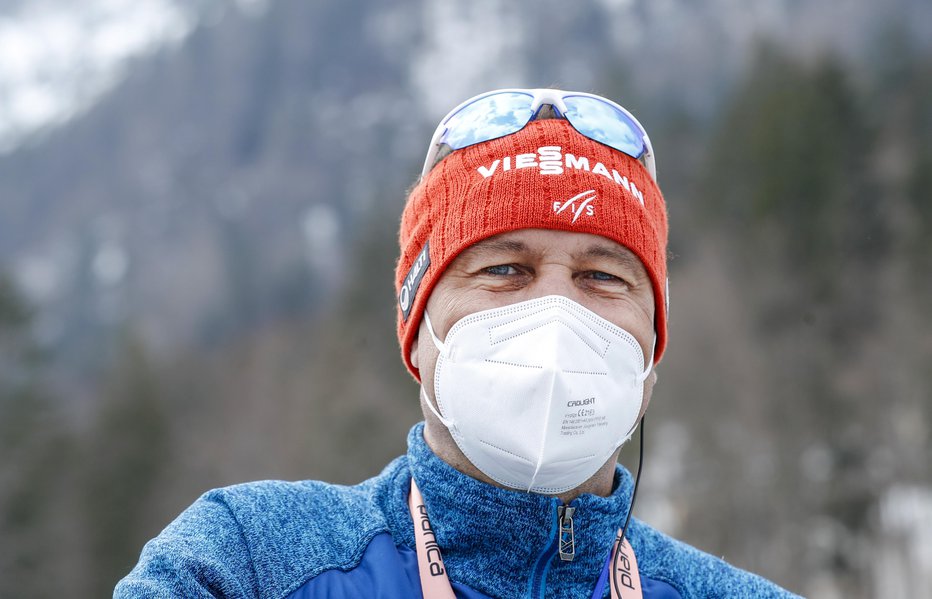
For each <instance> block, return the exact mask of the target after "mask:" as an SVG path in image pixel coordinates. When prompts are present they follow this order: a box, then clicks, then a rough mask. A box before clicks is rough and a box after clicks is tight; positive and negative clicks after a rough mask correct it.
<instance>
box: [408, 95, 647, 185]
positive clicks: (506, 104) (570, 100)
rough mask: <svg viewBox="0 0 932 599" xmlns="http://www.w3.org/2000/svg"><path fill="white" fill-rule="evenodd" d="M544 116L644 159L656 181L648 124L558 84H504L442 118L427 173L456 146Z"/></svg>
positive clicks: (493, 136)
mask: <svg viewBox="0 0 932 599" xmlns="http://www.w3.org/2000/svg"><path fill="white" fill-rule="evenodd" d="M539 118H562V119H566V120H567V121H569V123H570V125H572V126H573V128H574V129H576V131H578V132H579V133H581V134H582V135H584V136H586V137H588V138H589V139H592V140H594V141H597V142H599V143H602V144H605V145H607V146H609V147H612V148H614V149H616V150H618V151H619V152H623V153H625V154H627V155H628V156H631V157H632V158H634V159H636V160H637V161H639V162H640V163H641V164H643V165H644V167H645V168H646V169H647V172H648V173H650V176H651V178H652V179H653V180H654V181H656V180H657V165H656V162H655V161H654V150H653V148H652V147H651V145H650V138H649V137H648V136H647V132H646V131H645V130H644V127H642V126H641V124H640V123H639V122H638V121H637V119H635V118H634V116H633V115H632V114H631V113H630V112H628V111H627V110H625V109H624V108H622V107H621V106H619V105H618V104H616V103H614V102H612V101H611V100H609V99H607V98H603V97H601V96H596V95H594V94H587V93H582V92H568V91H563V90H559V89H499V90H495V91H490V92H486V93H484V94H479V95H478V96H475V97H472V98H470V99H468V100H466V101H465V102H463V103H462V104H460V105H459V106H457V107H456V108H454V109H453V110H451V111H450V113H449V114H447V116H445V117H444V118H443V120H442V121H440V124H439V125H438V126H437V130H436V131H434V135H433V137H432V138H431V140H430V147H429V148H428V150H427V157H426V158H425V160H424V169H423V170H422V171H421V176H422V177H424V176H426V175H427V173H429V172H430V171H431V169H433V168H434V166H436V165H437V163H438V162H440V161H441V160H442V159H443V158H444V157H445V156H446V155H447V154H449V153H450V152H453V151H455V150H462V149H463V148H466V147H469V146H471V145H475V144H478V143H482V142H485V141H490V140H493V139H497V138H499V137H504V136H506V135H511V134H512V133H517V132H518V131H520V130H522V129H524V127H525V126H526V125H527V124H528V123H530V122H531V121H533V120H535V119H539Z"/></svg>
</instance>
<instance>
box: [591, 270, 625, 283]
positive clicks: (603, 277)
mask: <svg viewBox="0 0 932 599" xmlns="http://www.w3.org/2000/svg"><path fill="white" fill-rule="evenodd" d="M592 278H593V279H598V280H599V281H620V280H621V279H619V278H618V277H616V276H615V275H610V274H608V273H607V272H601V271H598V270H596V271H594V272H593V273H592Z"/></svg>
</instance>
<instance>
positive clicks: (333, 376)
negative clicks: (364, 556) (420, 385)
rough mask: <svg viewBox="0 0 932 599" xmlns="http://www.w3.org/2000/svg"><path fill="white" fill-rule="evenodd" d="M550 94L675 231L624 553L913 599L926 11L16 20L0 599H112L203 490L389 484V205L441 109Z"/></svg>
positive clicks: (464, 11)
mask: <svg viewBox="0 0 932 599" xmlns="http://www.w3.org/2000/svg"><path fill="white" fill-rule="evenodd" d="M542 86H556V87H561V88H564V89H577V90H587V91H594V92H597V93H601V94H604V95H607V96H609V97H611V98H613V99H616V100H618V101H619V102H620V103H622V104H623V105H625V106H626V107H628V108H630V109H631V110H632V111H633V112H634V113H635V114H636V115H637V116H638V117H639V119H640V120H641V121H642V122H643V123H644V124H645V126H646V127H647V129H648V131H649V132H650V134H651V138H652V140H653V142H654V145H655V147H656V150H657V155H658V171H659V180H660V184H661V186H662V188H663V189H664V194H665V196H666V198H667V201H668V204H669V211H670V217H671V254H672V261H671V264H670V267H671V287H672V288H671V297H672V300H671V302H672V304H671V337H670V339H671V340H670V347H669V351H668V354H667V356H666V357H665V359H664V361H663V364H661V365H660V367H659V376H660V384H659V385H658V387H657V390H656V392H655V394H654V401H653V402H652V407H651V413H650V417H649V423H648V425H647V427H646V430H647V431H648V432H647V433H646V434H647V435H648V436H647V437H646V441H647V455H646V458H645V465H644V466H645V481H644V483H643V484H642V491H641V494H640V499H639V501H638V506H637V509H636V512H637V515H638V516H639V517H641V518H643V519H645V520H647V521H648V522H651V523H652V524H654V525H655V526H658V527H659V528H661V529H663V530H665V531H667V532H669V533H671V534H674V535H676V536H678V537H680V538H683V539H684V540H686V541H688V542H691V543H693V544H695V545H697V546H698V547H700V548H702V549H704V550H706V551H709V552H711V553H713V554H716V555H721V556H724V557H725V558H726V559H728V560H729V561H731V562H733V563H735V564H737V565H739V566H741V567H744V568H748V569H751V570H754V571H756V572H759V573H761V574H763V575H765V576H767V577H770V578H772V579H774V580H775V581H777V582H779V583H780V584H782V585H784V586H786V587H788V588H790V589H792V590H794V591H796V592H798V593H801V594H805V595H807V596H812V597H829V598H833V597H839V598H840V597H855V598H857V597H875V596H877V597H879V596H884V597H906V596H909V597H932V468H930V466H929V461H930V456H932V442H930V430H932V400H930V395H932V370H930V368H929V364H932V197H930V192H929V190H930V189H932V4H930V3H929V2H927V1H926V0H890V1H888V2H885V3H877V2H869V1H868V0H851V1H849V2H845V3H839V2H831V1H828V0H812V1H809V2H800V1H798V0H771V1H769V2H765V3H751V4H748V3H744V2H737V1H735V0H706V1H704V2H686V1H685V0H664V1H662V2H661V1H655V2H650V3H648V2H639V1H636V0H601V1H598V2H588V3H577V4H576V5H573V6H572V8H571V9H569V8H568V6H567V5H566V3H558V2H555V1H553V0H542V1H539V2H535V3H533V4H532V3H530V2H505V1H504V0H476V1H474V2H469V3H465V2H463V3H454V2H446V1H441V0H433V1H430V0H403V1H401V0H399V1H398V2H391V3H386V2H377V1H375V0H347V1H344V2H335V1H321V2H302V1H299V0H236V1H233V0H196V1H193V2H192V1H187V2H181V1H180V0H135V1H132V2H131V1H129V0H81V1H80V2H74V1H71V0H30V1H29V2H23V1H17V0H7V1H6V2H5V3H3V4H2V5H0V597H4V598H7V597H10V598H14V597H29V598H37V597H52V596H60V595H65V594H67V595H68V596H73V597H78V598H81V597H99V596H107V595H109V594H110V590H111V589H112V587H113V585H114V584H115V583H116V581H117V580H118V579H119V578H120V577H121V576H122V575H124V574H125V573H126V572H128V571H129V569H130V568H131V567H132V566H133V564H134V563H135V561H136V559H137V558H138V555H139V551H140V549H141V547H142V545H143V543H144V542H145V541H146V540H147V539H149V538H151V537H152V536H154V535H155V534H157V533H158V532H159V531H160V530H161V529H162V528H163V527H164V526H165V525H166V524H167V523H168V522H169V521H170V520H171V519H172V518H173V517H174V516H175V515H176V514H177V513H178V512H180V511H181V510H182V509H183V508H184V507H186V506H187V505H188V504H190V503H191V502H192V501H193V500H194V499H195V498H196V497H197V496H198V495H199V494H200V493H202V492H204V491H206V490H207V489H209V488H212V487H216V486H221V485H227V484H232V483H236V482H241V481H246V480H253V479H262V478H286V479H302V478H322V479H327V480H331V481H335V482H341V483H355V482H358V481H360V480H362V479H364V478H367V477H369V476H372V475H374V474H376V473H377V472H378V471H379V470H380V469H381V467H382V466H383V465H384V464H386V463H387V462H388V461H389V460H390V459H391V458H392V457H394V456H396V455H398V454H400V453H402V452H403V451H404V448H405V447H404V440H405V433H406V431H407V430H408V429H409V428H410V426H411V425H412V424H413V423H414V422H416V421H417V420H419V419H420V416H419V410H418V403H417V387H416V386H415V384H414V382H413V380H412V379H411V378H410V377H409V376H408V375H407V374H406V372H405V371H404V369H403V366H402V364H401V361H400V358H399V355H398V349H397V342H396V339H395V333H394V318H395V313H396V308H395V298H394V293H393V284H392V281H393V268H394V261H395V259H396V256H397V247H396V244H397V242H396V234H397V223H398V218H399V215H400V212H401V208H402V206H403V202H404V197H405V190H406V189H407V187H408V186H409V185H410V184H411V183H412V182H413V181H414V178H415V176H416V175H417V173H418V172H419V168H420V162H421V161H422V160H423V153H424V152H425V151H426V144H427V141H428V139H429V136H430V133H431V131H432V130H433V127H434V125H435V124H436V121H437V120H439V118H440V117H442V116H443V114H444V113H445V112H446V111H447V110H448V109H449V108H450V107H452V106H453V105H455V104H456V103H458V102H459V101H461V100H463V99H465V98H467V97H469V96H471V95H473V94H475V93H479V92H481V91H485V90H487V89H493V88H496V87H542ZM622 459H623V461H624V462H625V463H626V464H627V465H628V466H629V467H631V468H633V467H634V466H635V462H636V459H635V454H634V452H633V450H630V449H628V450H626V451H625V452H624V453H623V458H622Z"/></svg>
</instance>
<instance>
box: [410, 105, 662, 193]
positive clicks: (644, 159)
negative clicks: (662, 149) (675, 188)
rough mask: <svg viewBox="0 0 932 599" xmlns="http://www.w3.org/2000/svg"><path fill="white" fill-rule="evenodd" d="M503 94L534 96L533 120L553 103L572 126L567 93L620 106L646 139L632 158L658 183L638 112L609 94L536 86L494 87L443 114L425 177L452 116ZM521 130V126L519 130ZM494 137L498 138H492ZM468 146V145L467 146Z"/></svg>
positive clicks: (433, 140)
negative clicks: (629, 109)
mask: <svg viewBox="0 0 932 599" xmlns="http://www.w3.org/2000/svg"><path fill="white" fill-rule="evenodd" d="M501 93H520V94H527V95H530V96H532V97H533V98H532V100H531V106H530V108H531V114H532V116H531V119H530V120H529V121H528V122H531V121H532V120H534V117H535V116H536V115H537V114H538V111H539V110H540V107H541V106H545V105H549V106H553V107H554V108H556V109H557V111H558V112H559V118H562V119H564V120H566V121H567V122H568V123H570V125H572V124H573V123H572V121H570V120H569V119H567V118H566V113H567V108H566V103H565V102H564V101H563V98H565V97H567V96H582V97H586V98H593V99H595V100H599V101H601V102H604V103H606V104H608V105H610V106H612V107H614V108H616V109H617V110H619V111H620V112H621V113H622V114H624V115H625V116H627V117H628V118H629V119H631V121H632V122H633V123H634V124H635V125H637V127H638V129H639V130H640V132H641V133H643V137H642V139H643V142H644V153H643V154H642V155H641V156H632V158H634V159H635V160H637V161H639V162H640V163H641V164H643V165H644V167H645V168H646V169H647V172H648V173H649V174H650V177H651V179H653V180H654V182H655V183H656V182H657V160H656V158H655V154H654V147H653V145H651V143H650V137H649V136H648V135H647V129H645V128H644V125H642V124H641V123H640V121H638V120H637V119H636V118H635V117H634V115H633V114H631V112H630V111H628V110H627V109H626V108H625V107H624V106H621V105H620V104H618V103H616V102H613V101H611V100H609V99H608V98H605V97H603V96H599V95H596V94H589V93H586V92H574V91H565V90H561V89H554V88H535V89H522V88H502V89H495V90H492V91H488V92H484V93H481V94H479V95H476V96H473V97H472V98H469V99H468V100H466V101H464V102H461V103H460V104H459V105H457V106H456V108H454V109H453V110H451V111H450V112H448V113H447V115H446V116H445V117H443V119H441V121H440V124H439V125H437V128H436V129H435V130H434V134H433V136H431V138H430V145H429V146H428V148H427V156H426V157H425V158H424V167H423V169H421V178H424V177H426V176H427V173H429V172H430V171H431V169H433V168H434V166H436V163H437V162H438V159H437V156H438V155H439V154H440V149H441V145H442V139H443V137H444V136H445V135H446V133H447V126H446V125H447V123H448V122H449V121H450V119H452V118H453V117H454V116H456V114H457V113H458V112H459V111H460V110H462V109H463V108H465V107H467V106H469V105H470V104H472V103H474V102H477V101H479V100H482V99H483V98H485V97H487V96H492V95H495V94H501ZM524 126H525V127H526V126H527V123H525V125H524ZM523 128H524V127H522V129H523ZM574 128H575V127H574ZM519 131H520V129H519ZM514 133H517V131H515V132H514ZM506 135H511V133H508V134H506ZM580 135H585V134H584V133H582V132H580ZM502 137H505V136H502ZM586 137H588V136H586ZM491 139H497V138H491ZM485 141H490V140H485ZM593 141H596V142H598V143H601V144H603V145H608V144H605V142H601V141H599V140H597V139H594V140H593ZM480 143H481V142H480ZM467 147H468V146H467ZM609 147H610V148H612V149H613V150H615V151H616V152H621V153H622V154H625V155H628V154H627V152H624V151H623V150H619V149H617V148H615V147H612V146H609ZM459 149H462V148H459ZM454 151H455V150H454Z"/></svg>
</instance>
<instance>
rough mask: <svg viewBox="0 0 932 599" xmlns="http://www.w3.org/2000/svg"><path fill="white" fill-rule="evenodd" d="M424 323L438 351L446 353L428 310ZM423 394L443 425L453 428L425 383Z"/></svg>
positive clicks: (425, 312) (428, 405) (422, 386)
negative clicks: (441, 413) (438, 407)
mask: <svg viewBox="0 0 932 599" xmlns="http://www.w3.org/2000/svg"><path fill="white" fill-rule="evenodd" d="M424 323H425V324H427V332H428V333H430V338H431V339H433V341H434V346H435V347H436V348H437V351H439V352H440V353H441V355H444V356H445V355H446V346H445V345H444V344H443V341H441V340H440V339H438V338H437V335H436V334H435V333H434V327H433V325H432V324H431V323H430V316H428V315H427V310H424ZM421 395H423V396H424V401H425V402H426V403H427V407H428V409H430V411H431V412H433V413H434V416H436V417H437V420H439V421H440V423H441V424H443V426H445V427H447V429H448V430H451V431H452V430H453V421H452V420H450V419H449V418H446V417H444V416H441V415H440V412H439V411H438V410H437V408H435V407H434V402H432V401H431V400H430V397H428V395H427V391H426V390H425V389H424V385H421Z"/></svg>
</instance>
